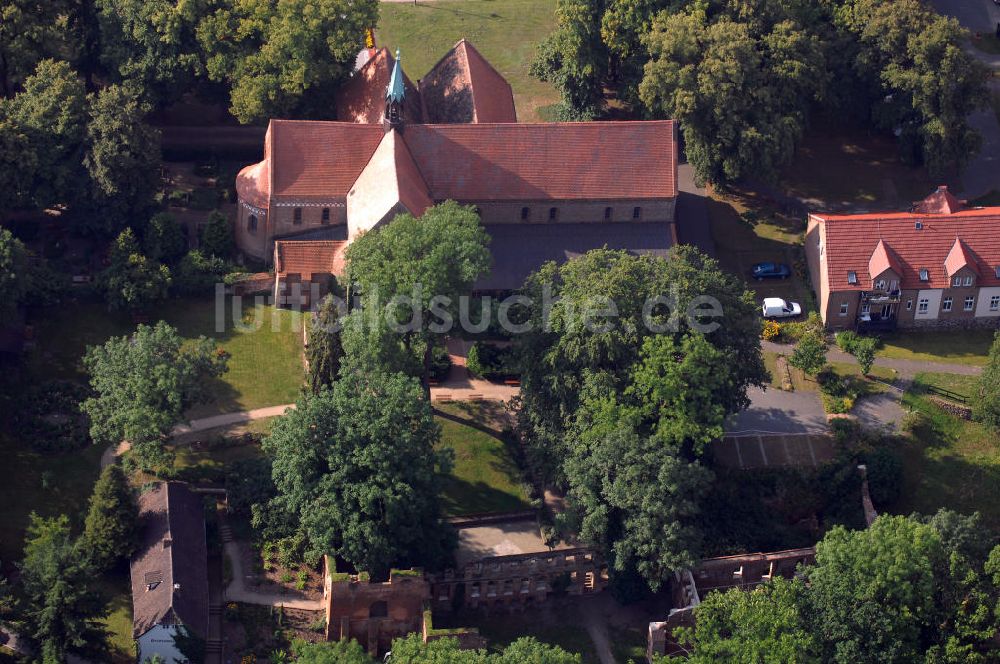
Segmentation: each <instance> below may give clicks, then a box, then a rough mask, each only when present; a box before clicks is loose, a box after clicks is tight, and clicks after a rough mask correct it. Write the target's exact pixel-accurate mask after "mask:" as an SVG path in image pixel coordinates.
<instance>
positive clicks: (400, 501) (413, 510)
mask: <svg viewBox="0 0 1000 664" xmlns="http://www.w3.org/2000/svg"><path fill="white" fill-rule="evenodd" d="M439 433H440V431H439V429H438V426H437V425H436V424H435V422H434V418H433V416H432V414H431V408H430V404H429V403H428V402H427V401H426V400H425V399H424V398H423V395H422V394H421V391H420V386H419V384H418V383H417V382H416V381H415V380H414V379H412V378H409V377H406V376H403V375H402V374H387V373H384V372H379V371H373V372H365V373H361V372H353V371H351V372H344V373H343V374H342V376H341V378H340V380H338V381H337V382H336V383H334V384H333V386H332V387H331V388H330V389H328V390H323V391H322V392H320V393H319V394H318V395H308V396H305V397H303V398H301V399H300V400H299V402H298V405H297V408H296V409H295V410H294V411H291V412H289V413H288V414H287V415H285V416H284V417H282V418H281V419H279V420H278V421H277V423H276V424H275V426H274V429H273V431H272V432H271V435H270V436H268V437H267V438H266V439H265V440H264V449H265V450H266V451H267V453H268V454H270V455H271V456H272V457H273V474H272V477H273V479H274V484H275V486H276V487H277V490H278V496H277V497H276V498H274V500H273V501H272V502H271V504H270V509H269V510H266V511H262V510H256V511H255V516H256V517H257V518H256V519H255V520H256V521H257V524H258V525H263V526H266V527H269V528H271V529H272V531H273V530H274V526H275V522H274V519H276V518H277V517H276V515H284V517H285V521H284V522H283V523H285V524H287V523H291V524H295V527H296V529H298V530H299V531H300V532H302V533H304V534H305V535H306V537H307V539H308V553H309V555H310V556H311V557H318V556H321V555H323V554H331V555H334V556H337V557H339V558H342V559H343V560H345V561H347V562H348V563H349V564H351V565H352V566H354V568H355V569H358V570H367V571H369V572H371V573H373V574H376V575H381V574H385V573H386V572H387V571H388V570H389V568H390V567H391V566H393V565H400V564H404V565H405V564H417V565H426V566H432V567H433V566H440V565H443V564H445V563H446V562H448V558H449V548H450V544H451V539H450V537H449V531H448V529H447V526H446V525H445V524H443V523H442V522H441V509H440V503H439V501H438V497H437V491H438V488H439V483H438V481H437V474H438V473H439V472H443V471H447V470H448V468H449V466H450V457H449V456H448V455H447V454H445V453H444V452H442V451H437V450H435V443H436V442H437V439H438V435H439ZM262 515H266V516H264V518H265V519H267V520H270V523H262V522H261V517H262ZM278 525H279V527H280V526H281V525H282V524H280V523H279V524H278Z"/></svg>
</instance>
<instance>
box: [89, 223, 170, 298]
mask: <svg viewBox="0 0 1000 664" xmlns="http://www.w3.org/2000/svg"><path fill="white" fill-rule="evenodd" d="M100 284H101V286H102V288H103V289H104V295H105V299H106V300H107V302H108V306H109V307H110V308H111V309H130V310H133V311H136V310H140V309H145V308H147V307H149V306H150V305H152V304H153V303H154V302H156V301H158V300H162V299H163V298H165V297H166V296H167V291H168V289H169V287H170V269H169V268H168V267H167V266H166V265H161V264H160V263H157V262H156V261H154V260H150V259H149V258H147V257H146V256H144V255H143V254H142V252H141V251H140V250H139V243H138V241H137V240H136V239H135V234H134V233H132V229H131V228H126V229H125V230H123V231H122V232H121V233H120V234H119V235H118V237H117V238H116V239H115V241H114V243H113V244H112V245H111V251H110V256H109V265H108V267H107V269H106V270H104V272H103V273H101V277H100Z"/></svg>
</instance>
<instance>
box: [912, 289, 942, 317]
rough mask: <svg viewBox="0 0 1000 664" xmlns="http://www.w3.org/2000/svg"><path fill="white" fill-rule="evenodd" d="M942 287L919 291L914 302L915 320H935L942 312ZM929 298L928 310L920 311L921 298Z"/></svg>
mask: <svg viewBox="0 0 1000 664" xmlns="http://www.w3.org/2000/svg"><path fill="white" fill-rule="evenodd" d="M941 292H942V291H941V289H940V288H934V289H931V290H922V291H918V292H917V297H916V302H914V303H913V309H914V314H913V319H914V320H935V319H937V317H938V315H939V314H940V313H941ZM925 299H926V300H927V301H928V302H927V312H926V313H920V300H925Z"/></svg>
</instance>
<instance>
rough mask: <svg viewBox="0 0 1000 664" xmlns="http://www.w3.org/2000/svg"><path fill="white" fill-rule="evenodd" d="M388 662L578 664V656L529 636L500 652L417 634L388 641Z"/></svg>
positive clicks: (416, 663) (418, 663)
mask: <svg viewBox="0 0 1000 664" xmlns="http://www.w3.org/2000/svg"><path fill="white" fill-rule="evenodd" d="M392 661H393V662H399V664H424V663H425V662H435V663H436V664H528V663H531V664H542V663H543V662H544V664H579V663H580V656H579V655H574V654H571V653H568V652H566V651H565V650H563V649H562V648H560V647H558V646H550V645H548V644H545V643H540V642H538V641H536V640H535V639H533V638H531V637H524V638H520V639H517V640H516V641H514V642H513V643H511V644H510V645H508V646H507V647H506V648H504V649H503V650H502V651H500V652H495V653H486V652H485V651H483V650H462V649H461V648H459V644H458V641H457V640H456V639H452V638H448V639H438V640H436V641H430V642H428V643H424V640H423V638H421V635H420V634H411V635H410V636H408V637H406V638H403V639H396V640H395V641H393V642H392Z"/></svg>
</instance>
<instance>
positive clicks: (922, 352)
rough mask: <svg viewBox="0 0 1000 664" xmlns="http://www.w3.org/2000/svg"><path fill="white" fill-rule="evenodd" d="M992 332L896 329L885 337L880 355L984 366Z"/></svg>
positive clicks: (901, 358) (991, 340)
mask: <svg viewBox="0 0 1000 664" xmlns="http://www.w3.org/2000/svg"><path fill="white" fill-rule="evenodd" d="M993 335H994V331H992V330H961V331H955V332H915V331H910V332H897V333H894V334H891V335H887V336H885V337H883V338H882V346H881V348H880V349H879V351H878V356H879V357H891V358H895V359H899V360H924V361H928V362H947V363H949V364H968V365H974V366H982V365H984V364H986V355H987V353H989V350H990V344H991V343H993Z"/></svg>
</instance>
